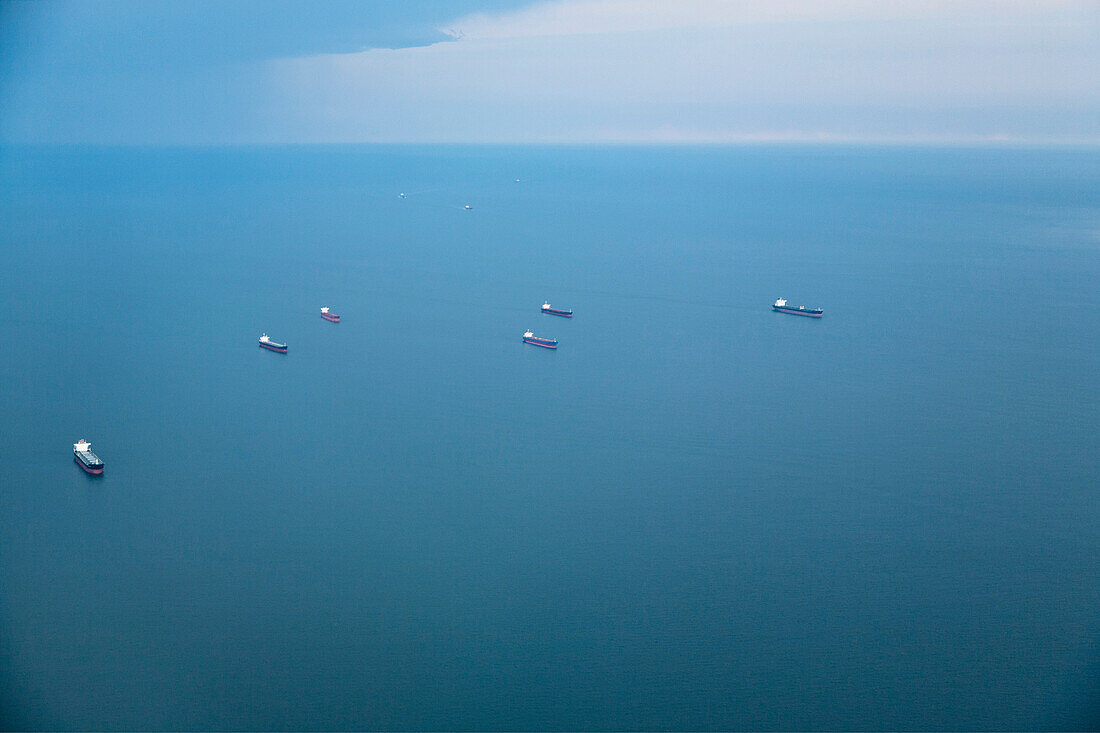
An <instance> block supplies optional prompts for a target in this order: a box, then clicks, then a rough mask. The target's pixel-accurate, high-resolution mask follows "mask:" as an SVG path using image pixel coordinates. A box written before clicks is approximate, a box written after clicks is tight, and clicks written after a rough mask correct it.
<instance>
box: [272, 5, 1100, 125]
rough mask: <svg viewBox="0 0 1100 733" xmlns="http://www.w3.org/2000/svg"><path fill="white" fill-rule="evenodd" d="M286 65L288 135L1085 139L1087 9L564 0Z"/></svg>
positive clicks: (1090, 10) (1096, 14)
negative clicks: (422, 40)
mask: <svg viewBox="0 0 1100 733" xmlns="http://www.w3.org/2000/svg"><path fill="white" fill-rule="evenodd" d="M442 27H444V28H446V29H447V32H448V34H449V35H451V37H452V38H454V39H455V40H454V41H452V42H445V43H438V44H435V45H432V46H427V47H420V48H407V49H396V50H371V51H365V52H361V53H354V54H340V55H325V56H315V57H309V58H300V59H291V60H284V61H281V62H277V63H275V64H274V65H273V66H272V67H271V72H272V74H273V78H274V79H275V80H276V82H277V86H278V88H279V89H281V90H282V91H283V92H284V93H285V94H286V95H287V98H288V99H293V100H294V112H295V114H296V115H297V121H298V124H297V125H296V127H295V129H294V130H293V132H292V135H293V136H295V137H305V138H307V139H313V140H318V141H326V140H330V141H357V140H361V141H368V140H378V141H446V142H463V141H470V142H492V141H501V142H601V141H639V142H640V141H647V140H649V141H658V142H660V141H664V142H670V141H694V142H719V141H724V140H728V141H738V140H798V139H807V140H829V139H836V140H846V141H847V140H853V141H854V140H861V139H866V140H894V141H904V140H915V141H916V140H944V141H948V140H960V141H974V140H984V139H990V140H997V139H1011V140H1025V141H1026V140H1035V141H1040V142H1041V141H1044V140H1047V141H1049V140H1084V141H1095V140H1097V139H1100V122H1098V120H1100V114H1097V112H1098V111H1100V78H1098V73H1100V72H1098V70H1100V42H1098V40H1097V39H1100V5H1098V4H1096V3H1091V2H1090V3H1084V2H1071V1H1069V0H1066V1H1062V2H1055V1H1048V2H1042V1H1033V2H1026V3H1023V2H994V1H991V0H974V1H972V2H965V3H964V2H893V3H883V2H870V1H864V0H846V1H844V2H837V3H830V4H824V3H820V2H803V1H797V0H769V1H768V2H755V1H753V2H723V1H721V0H686V1H683V2H662V1H661V0H563V1H561V2H543V3H539V4H536V5H533V6H530V7H527V8H525V9H521V10H518V11H513V12H508V13H502V14H498V15H486V14H476V15H471V16H467V17H464V18H458V19H456V20H454V21H453V22H450V23H447V24H445V26H442Z"/></svg>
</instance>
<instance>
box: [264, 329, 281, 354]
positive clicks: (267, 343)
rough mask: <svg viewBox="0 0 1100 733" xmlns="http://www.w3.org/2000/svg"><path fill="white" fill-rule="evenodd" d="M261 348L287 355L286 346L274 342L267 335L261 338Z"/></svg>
mask: <svg viewBox="0 0 1100 733" xmlns="http://www.w3.org/2000/svg"><path fill="white" fill-rule="evenodd" d="M260 348H262V349H268V350H270V351H274V352H276V353H279V354H285V353H286V344H280V343H279V342H278V341H272V340H271V337H270V336H268V335H267V334H266V333H265V334H264V335H263V336H260Z"/></svg>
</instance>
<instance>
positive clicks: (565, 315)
mask: <svg viewBox="0 0 1100 733" xmlns="http://www.w3.org/2000/svg"><path fill="white" fill-rule="evenodd" d="M542 312H543V313H545V314H546V315H548V316H561V317H562V318H572V317H573V311H559V310H554V309H553V308H543V309H542Z"/></svg>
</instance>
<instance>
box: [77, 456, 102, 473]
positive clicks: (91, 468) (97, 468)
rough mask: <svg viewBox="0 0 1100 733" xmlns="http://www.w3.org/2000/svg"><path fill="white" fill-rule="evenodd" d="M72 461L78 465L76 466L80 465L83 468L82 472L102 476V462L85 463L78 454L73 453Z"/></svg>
mask: <svg viewBox="0 0 1100 733" xmlns="http://www.w3.org/2000/svg"><path fill="white" fill-rule="evenodd" d="M73 461H74V462H75V463H76V465H78V466H80V467H81V468H83V469H84V473H87V474H91V475H92V476H102V475H103V464H102V463H100V464H99V465H97V466H89V465H88V464H87V463H85V462H84V461H83V460H82V459H81V458H80V456H78V455H75V454H74V455H73Z"/></svg>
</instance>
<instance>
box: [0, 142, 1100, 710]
mask: <svg viewBox="0 0 1100 733" xmlns="http://www.w3.org/2000/svg"><path fill="white" fill-rule="evenodd" d="M400 193H405V194H406V196H405V197H404V198H402V197H400V196H399V194H400ZM467 205H469V206H470V207H471V208H470V209H468V210H467V209H466V208H465V207H466V206H467ZM0 263H2V267H0V314H2V315H0V716H2V718H0V720H2V723H3V725H4V727H6V728H18V729H57V728H61V729H78V730H97V729H223V730H225V729H228V730H236V729H241V730H248V729H270V730H280V729H312V730H317V729H320V730H324V729H389V730H435V729H462V730H467V729H478V730H481V729H486V730H492V729H510V730H516V729H519V730H561V729H585V730H636V729H654V730H663V729H687V730H717V729H757V730H790V729H814V730H841V729H891V730H906V729H929V730H937V729H951V730H959V729H1067V728H1069V729H1073V728H1076V729H1086V728H1093V729H1095V728H1096V727H1097V726H1100V418H1098V415H1100V150H1097V149H1072V148H1058V149H1041V148H1012V147H1000V148H996V147H991V148H984V149H968V148H938V149H937V148H921V147H910V148H891V147H841V146H821V147H815V146H794V145H791V146H777V147H768V146H748V147H728V148H725V147H699V148H691V147H685V148H674V147H673V148H660V147H654V148H645V147H638V148H634V147H612V148H595V147H575V148H559V147H531V148H521V147H394V146H390V147H385V146H378V147H371V146H346V147H342V146H321V147H240V148H190V149H188V148H81V147H73V148H39V147H3V148H0ZM779 297H784V298H787V299H788V300H789V301H790V302H791V303H793V304H795V305H807V306H820V307H823V308H824V309H825V316H824V318H822V319H821V320H814V319H809V318H798V317H794V316H787V315H782V314H778V313H774V312H772V310H771V303H772V302H773V301H774V300H775V299H776V298H779ZM544 300H549V301H550V302H551V303H553V304H554V305H556V306H561V307H565V308H573V309H574V311H575V313H576V316H575V317H574V318H573V319H572V320H565V319H560V318H554V317H550V316H545V315H541V314H540V313H539V305H540V304H541V303H542V302H543V301H544ZM324 305H328V306H331V307H332V309H333V310H334V311H335V312H337V313H339V314H341V315H342V316H343V321H342V322H341V323H340V324H331V323H328V322H326V321H324V320H322V319H321V318H320V314H319V309H320V307H321V306H324ZM527 329H532V330H534V332H535V333H536V335H539V336H547V337H551V338H557V339H559V341H560V347H559V348H558V349H557V351H548V350H545V349H539V348H534V347H531V346H526V345H524V344H523V343H522V340H521V335H522V334H523V332H524V331H525V330H527ZM264 332H266V333H268V334H270V335H271V336H272V337H273V338H275V339H277V340H280V341H286V342H287V343H288V344H289V353H288V354H287V355H285V356H282V355H278V354H273V353H270V352H267V351H264V350H262V349H260V348H258V347H257V338H258V337H259V336H260V334H261V333H264ZM80 438H85V439H87V440H89V441H91V443H92V448H93V450H95V451H96V452H97V453H98V454H99V455H100V456H101V457H102V458H103V460H104V461H105V462H106V472H105V474H104V476H102V477H101V478H92V477H89V476H87V475H85V474H84V473H83V472H81V470H80V469H79V467H77V466H76V465H75V464H74V463H73V460H72V447H71V446H72V443H74V442H75V441H76V440H78V439H80Z"/></svg>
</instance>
